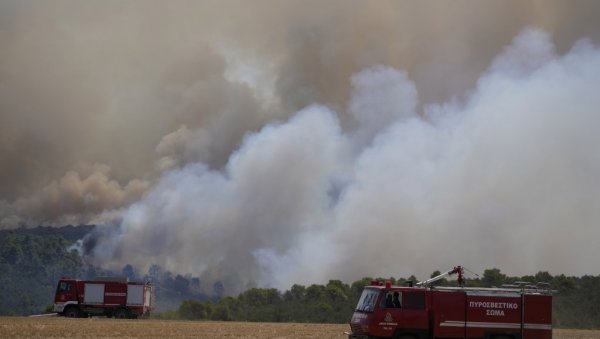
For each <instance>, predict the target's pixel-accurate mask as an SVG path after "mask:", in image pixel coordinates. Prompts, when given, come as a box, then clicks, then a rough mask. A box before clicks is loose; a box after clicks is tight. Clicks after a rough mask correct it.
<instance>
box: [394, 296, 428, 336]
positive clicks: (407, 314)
mask: <svg viewBox="0 0 600 339" xmlns="http://www.w3.org/2000/svg"><path fill="white" fill-rule="evenodd" d="M401 310H402V312H401V319H400V323H401V324H402V327H403V328H406V329H410V330H417V331H426V330H427V329H428V328H429V319H428V312H427V310H426V309H425V293H424V292H422V291H414V292H412V291H411V292H403V293H402V303H401Z"/></svg>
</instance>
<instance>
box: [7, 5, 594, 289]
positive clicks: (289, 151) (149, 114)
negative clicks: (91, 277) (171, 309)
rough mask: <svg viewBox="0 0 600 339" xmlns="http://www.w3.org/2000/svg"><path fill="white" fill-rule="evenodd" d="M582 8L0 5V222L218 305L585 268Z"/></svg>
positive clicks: (590, 25)
mask: <svg viewBox="0 0 600 339" xmlns="http://www.w3.org/2000/svg"><path fill="white" fill-rule="evenodd" d="M598 7H599V5H598V4H597V3H596V2H593V1H575V2H568V3H566V2H560V1H556V2H553V1H529V2H527V1H507V2H502V3H486V2H481V3H474V2H472V1H454V2H451V3H439V2H427V1H414V2H413V1H407V2H395V1H389V2H386V1H378V2H363V1H339V2H338V1H329V2H326V3H323V2H317V1H314V2H313V1H298V2H281V1H255V2H253V3H252V7H249V4H248V3H246V2H244V1H219V2H187V1H175V2H160V1H156V2H155V1H128V2H121V1H103V2H101V3H83V2H77V1H66V0H65V1H54V2H48V3H40V2H27V1H4V2H2V3H1V4H0V51H1V52H0V159H2V166H1V167H0V178H1V179H0V180H2V184H1V185H0V225H1V226H2V227H15V226H19V225H24V226H35V225H37V224H47V225H61V224H65V223H91V222H95V223H107V224H111V225H116V227H110V228H107V229H106V230H104V231H100V232H99V233H98V234H97V235H95V236H96V238H95V239H94V240H93V243H94V245H95V246H93V247H90V248H88V249H87V251H86V259H87V260H89V261H90V262H92V263H95V264H98V265H102V266H106V267H115V268H120V267H122V266H123V265H124V264H125V263H131V264H134V265H135V266H136V267H138V268H139V269H141V270H142V271H143V270H145V269H147V268H148V267H149V265H151V264H160V265H161V266H162V267H163V268H164V269H167V270H172V271H176V272H180V273H182V274H185V273H192V274H196V275H200V276H202V278H203V279H204V280H205V281H211V280H222V281H225V282H226V287H227V288H228V290H229V291H236V290H240V289H242V288H244V287H246V286H251V285H270V286H276V287H281V288H287V287H289V284H291V283H295V282H312V281H320V280H324V279H329V278H333V277H339V278H342V279H355V278H359V277H362V276H365V275H382V276H389V275H396V276H408V275H410V274H417V275H418V276H419V277H425V276H426V275H428V274H429V273H430V272H431V271H433V270H435V269H445V268H447V267H450V266H453V265H456V264H464V265H466V266H467V267H469V268H470V269H472V270H478V269H481V268H487V267H491V266H498V267H501V268H502V269H503V270H505V271H509V272H511V273H515V274H519V273H531V272H532V271H536V270H541V269H548V270H553V271H557V272H561V273H563V272H564V273H574V274H583V273H593V271H594V269H595V268H594V267H593V266H592V265H591V264H590V263H588V262H587V261H586V260H582V259H581V258H589V257H595V256H597V255H598V253H597V250H595V248H596V246H595V245H593V244H591V243H590V241H592V240H593V239H595V237H597V236H598V231H596V230H595V227H594V223H596V221H597V220H599V219H598V217H599V215H598V212H596V211H595V206H597V205H598V198H597V197H596V196H595V194H594V192H597V191H598V187H597V186H598V185H597V183H596V180H595V173H597V172H598V167H599V164H600V159H598V153H597V152H596V151H595V148H594V145H596V144H597V141H598V140H597V137H596V136H595V135H596V134H595V133H594V131H593V127H594V126H595V125H596V124H597V122H598V116H597V114H595V111H594V108H595V107H598V102H597V101H598V99H597V98H596V96H595V95H594V93H593V92H594V89H596V88H598V85H599V84H598V80H597V79H600V77H598V75H599V74H598V70H599V69H600V65H599V61H598V60H599V59H600V58H599V55H598V54H599V53H598V48H597V45H598V43H600V40H599V39H600V25H599V24H598V23H597V19H596V17H597V16H596V15H594V14H593V13H598ZM317 9H318V10H317ZM527 27H530V28H527ZM581 38H587V39H588V40H580V39H581ZM476 259H477V260H476Z"/></svg>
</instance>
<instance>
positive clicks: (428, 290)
mask: <svg viewBox="0 0 600 339" xmlns="http://www.w3.org/2000/svg"><path fill="white" fill-rule="evenodd" d="M452 274H458V285H459V286H458V287H439V286H433V285H432V283H433V282H435V281H437V280H439V279H442V278H444V277H446V276H448V275H452ZM350 328H351V332H350V333H347V334H348V338H349V339H358V338H361V339H366V338H402V339H421V338H481V339H551V338H552V291H551V290H550V289H549V288H548V286H547V285H546V286H542V285H535V286H533V285H526V284H525V283H523V284H521V283H519V284H513V285H511V286H505V287H500V288H469V287H464V279H463V268H462V267H460V266H457V267H454V268H453V269H452V270H450V271H448V272H445V273H443V274H441V275H439V276H437V277H434V278H432V279H429V280H426V281H423V282H420V283H417V284H416V286H414V287H413V286H412V285H409V286H393V285H391V284H390V283H385V284H383V283H380V282H377V281H374V282H372V283H371V285H369V286H366V287H365V288H364V290H363V292H362V295H361V297H360V299H359V301H358V305H357V307H356V310H355V311H354V314H353V315H352V320H351V321H350Z"/></svg>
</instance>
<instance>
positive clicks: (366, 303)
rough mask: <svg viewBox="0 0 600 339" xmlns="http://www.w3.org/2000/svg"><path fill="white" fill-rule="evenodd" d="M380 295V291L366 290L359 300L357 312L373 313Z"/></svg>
mask: <svg viewBox="0 0 600 339" xmlns="http://www.w3.org/2000/svg"><path fill="white" fill-rule="evenodd" d="M378 295H379V290H377V289H371V288H365V289H364V290H363V292H362V295H361V296H360V299H359V300H358V305H356V310H357V311H361V312H373V309H374V308H375V303H376V302H377V296H378Z"/></svg>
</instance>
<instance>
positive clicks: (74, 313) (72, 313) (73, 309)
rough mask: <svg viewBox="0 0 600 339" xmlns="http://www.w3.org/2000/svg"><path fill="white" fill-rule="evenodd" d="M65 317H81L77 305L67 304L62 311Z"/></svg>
mask: <svg viewBox="0 0 600 339" xmlns="http://www.w3.org/2000/svg"><path fill="white" fill-rule="evenodd" d="M63 314H64V315H65V317H67V318H79V317H81V312H79V308H78V307H77V306H69V307H67V309H66V310H65V312H64V313H63Z"/></svg>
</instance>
